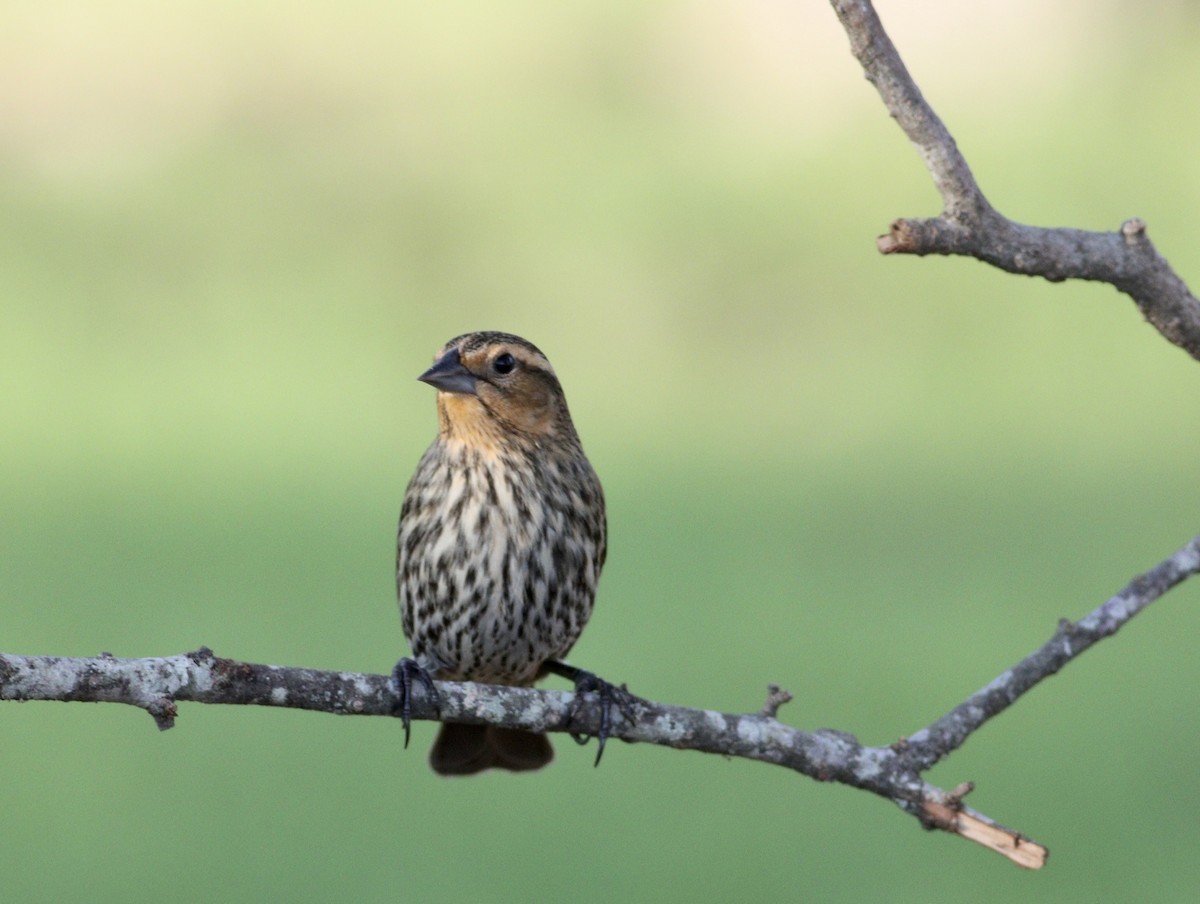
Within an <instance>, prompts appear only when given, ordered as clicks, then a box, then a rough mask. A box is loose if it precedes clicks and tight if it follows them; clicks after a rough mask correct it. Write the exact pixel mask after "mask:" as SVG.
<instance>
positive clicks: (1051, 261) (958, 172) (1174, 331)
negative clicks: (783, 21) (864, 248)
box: [831, 0, 1200, 360]
mask: <svg viewBox="0 0 1200 904" xmlns="http://www.w3.org/2000/svg"><path fill="white" fill-rule="evenodd" d="M831 2H832V5H833V8H834V11H835V12H836V13H837V16H838V18H839V19H840V20H841V22H842V26H843V27H844V28H845V29H846V34H847V35H848V36H849V38H850V48H851V50H852V51H853V53H854V56H855V57H856V58H857V59H858V61H859V63H860V64H861V65H862V67H863V71H864V72H865V73H866V76H867V78H868V79H869V80H870V81H871V83H872V84H873V85H874V86H875V88H876V90H877V91H878V92H879V96H880V97H881V98H882V99H883V102H884V104H885V105H886V107H887V109H888V112H889V113H891V115H892V117H893V118H894V119H895V120H896V122H897V123H898V124H899V126H900V128H901V129H903V130H904V134H905V135H907V136H908V139H909V140H910V141H911V142H912V143H913V144H914V145H916V147H917V150H918V151H919V152H920V154H921V159H922V160H923V161H924V162H925V166H926V168H927V169H928V170H929V172H930V174H931V175H932V176H933V181H934V184H935V185H936V186H937V190H938V191H939V192H940V193H941V196H942V203H943V211H942V215H941V216H940V217H932V218H924V219H919V218H918V219H899V220H896V221H894V222H893V223H892V225H891V228H890V229H889V230H888V232H887V234H886V235H882V236H880V237H879V239H878V240H877V245H878V247H879V250H880V251H881V252H883V253H884V254H918V255H926V254H955V255H963V256H966V257H974V258H977V259H978V260H981V261H986V262H987V263H989V264H992V265H993V266H995V267H999V268H1000V269H1001V270H1005V271H1007V272H1009V273H1019V274H1024V275H1026V276H1041V277H1043V278H1045V279H1048V280H1050V281H1051V282H1059V281H1061V280H1065V279H1085V280H1092V281H1096V282H1106V283H1110V284H1111V285H1113V286H1115V287H1116V288H1117V289H1119V290H1120V291H1122V292H1124V293H1125V294H1126V295H1128V296H1129V297H1130V298H1132V299H1133V300H1134V302H1135V303H1136V304H1137V306H1138V309H1139V310H1140V311H1141V312H1142V315H1143V316H1144V317H1145V318H1146V319H1147V320H1148V321H1150V323H1151V324H1153V326H1154V327H1155V328H1156V329H1157V330H1158V331H1159V333H1161V334H1162V335H1163V336H1164V337H1165V338H1166V339H1168V340H1170V341H1171V342H1173V343H1174V344H1175V345H1178V346H1179V347H1180V348H1182V349H1183V350H1184V351H1186V352H1187V353H1188V354H1190V355H1191V356H1192V357H1193V358H1196V359H1197V360H1200V301H1197V300H1196V298H1195V296H1194V295H1192V293H1191V291H1190V290H1189V289H1188V287H1187V284H1186V283H1184V281H1183V280H1182V279H1180V278H1179V276H1178V275H1177V274H1176V273H1175V271H1174V270H1172V269H1171V265H1170V264H1168V263H1167V261H1166V259H1165V258H1163V257H1162V255H1160V254H1159V253H1158V251H1157V250H1156V249H1155V248H1154V245H1153V244H1151V242H1150V239H1149V238H1148V237H1147V236H1146V225H1145V223H1143V222H1142V221H1141V220H1139V219H1136V218H1133V219H1130V220H1127V221H1126V222H1125V223H1124V224H1123V225H1122V226H1121V229H1120V231H1118V232H1088V231H1086V230H1082V229H1047V228H1043V227H1038V226H1026V225H1023V224H1021V223H1017V222H1014V221H1012V220H1009V219H1007V218H1006V217H1004V216H1002V215H1001V214H999V213H998V212H997V211H996V210H995V209H994V208H993V207H992V205H991V204H990V203H989V202H988V200H987V198H986V197H985V196H984V194H983V192H982V190H981V189H980V188H979V185H978V184H977V183H976V181H975V177H974V175H973V174H972V173H971V169H970V167H969V166H968V165H967V162H966V160H965V159H964V158H963V156H962V154H961V153H960V152H959V150H958V147H957V145H956V144H955V142H954V138H953V136H952V135H951V134H950V132H949V130H948V129H947V128H946V126H945V125H944V124H943V123H942V121H941V119H939V118H938V116H937V114H936V113H935V112H934V111H933V109H932V108H931V107H930V106H929V104H928V103H926V101H925V98H924V97H923V96H922V94H921V91H920V89H918V88H917V86H916V84H915V83H914V82H913V80H912V77H911V76H910V75H909V74H908V70H907V69H906V68H905V66H904V63H903V62H902V61H901V59H900V55H899V54H898V53H897V52H896V48H895V46H894V45H893V44H892V42H891V39H890V38H888V36H887V33H886V32H885V31H884V29H883V25H882V24H881V23H880V21H879V17H878V16H877V15H876V13H875V10H874V8H873V7H872V5H871V3H870V0H831Z"/></svg>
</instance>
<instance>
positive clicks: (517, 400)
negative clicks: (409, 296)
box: [417, 332, 575, 448]
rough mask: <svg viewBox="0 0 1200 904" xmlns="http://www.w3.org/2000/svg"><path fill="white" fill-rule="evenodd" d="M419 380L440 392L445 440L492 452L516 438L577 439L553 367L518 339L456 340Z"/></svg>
mask: <svg viewBox="0 0 1200 904" xmlns="http://www.w3.org/2000/svg"><path fill="white" fill-rule="evenodd" d="M417 379H418V380H421V381H422V382H424V383H428V384H429V385H430V386H433V387H434V388H435V389H437V391H438V416H439V420H440V429H441V434H442V436H443V438H446V439H456V440H460V441H462V442H465V443H468V444H470V445H474V446H480V447H484V448H495V447H496V446H498V445H499V444H501V443H503V442H506V441H508V440H509V439H510V438H512V437H514V436H517V437H522V438H525V439H528V440H532V441H534V442H538V441H551V440H554V439H568V438H574V436H575V431H574V428H573V427H572V426H571V415H570V413H569V412H568V410H567V400H566V398H565V397H564V396H563V391H562V387H561V386H560V385H559V382H558V377H556V376H555V374H554V368H553V367H551V366H550V362H549V361H548V360H547V359H546V356H545V355H543V354H542V353H541V351H539V350H538V348H537V346H535V345H534V344H533V343H531V342H527V341H526V340H524V339H522V338H520V337H519V336H513V335H511V334H509V333H494V332H483V333H467V334H465V335H462V336H458V337H456V338H454V339H451V340H450V341H449V342H447V343H446V344H445V345H444V346H442V348H441V349H439V350H438V353H437V354H436V355H435V356H434V363H433V367H431V368H429V370H427V371H425V373H423V374H421V376H419V377H418V378H417Z"/></svg>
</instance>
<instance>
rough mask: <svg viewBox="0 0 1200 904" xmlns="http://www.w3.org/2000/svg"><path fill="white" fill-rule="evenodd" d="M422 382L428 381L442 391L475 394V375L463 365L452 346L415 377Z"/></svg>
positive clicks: (456, 350)
mask: <svg viewBox="0 0 1200 904" xmlns="http://www.w3.org/2000/svg"><path fill="white" fill-rule="evenodd" d="M417 379H418V380H420V381H421V382H422V383H428V384H429V385H430V386H432V387H434V388H435V389H440V390H441V391H442V392H460V393H463V394H464V395H475V376H474V374H472V373H471V372H470V371H469V370H467V369H466V368H465V367H463V363H462V361H460V360H459V357H458V349H456V348H452V349H450V351H448V352H446V354H444V355H442V357H440V358H438V359H437V361H436V362H435V363H434V365H433V367H431V368H429V370H427V371H425V373H423V374H421V376H419V377H417Z"/></svg>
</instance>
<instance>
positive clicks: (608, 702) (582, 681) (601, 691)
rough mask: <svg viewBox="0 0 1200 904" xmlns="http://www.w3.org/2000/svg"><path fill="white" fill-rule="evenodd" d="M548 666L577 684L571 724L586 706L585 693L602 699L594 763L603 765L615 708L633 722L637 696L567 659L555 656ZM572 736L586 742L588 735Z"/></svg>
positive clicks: (550, 670)
mask: <svg viewBox="0 0 1200 904" xmlns="http://www.w3.org/2000/svg"><path fill="white" fill-rule="evenodd" d="M544 667H545V669H546V671H548V672H552V673H554V674H555V675H559V676H561V677H563V678H566V679H567V680H568V681H571V682H573V683H574V685H575V699H574V701H572V703H571V709H570V712H568V713H567V723H568V724H570V723H571V722H574V721H575V718H576V717H577V716H578V715H579V713H580V711H581V710H582V708H583V695H584V694H587V693H592V692H595V694H596V695H597V696H598V697H599V701H600V730H599V731H598V732H597V733H596V741H597V743H598V748H597V750H596V762H595V764H594V765H596V766H599V765H600V757H602V756H603V755H604V742H605V741H607V740H608V736H609V734H610V733H611V732H612V727H613V710H614V709H616V711H617V712H618V713H619V714H620V716H621V718H622V719H623V720H624V721H626V722H633V717H632V715H631V714H630V710H631V708H632V707H633V705H634V704H635V703H636V702H637V699H638V698H637V697H635V696H634V695H633V694H631V693H629V691H627V690H626V689H625V687H624V686H621V687H618V686H617V685H615V684H610V683H609V682H607V681H605V680H604V679H603V678H598V677H597V676H595V675H593V674H592V673H591V672H587V671H584V670H583V669H581V668H577V667H576V666H573V665H568V664H567V663H565V662H559V661H558V660H555V659H551V660H550V661H548V662H547V663H545V666H544ZM571 737H573V738H574V739H575V743H577V744H586V743H587V742H588V736H587V735H584V734H575V733H574V732H572V733H571Z"/></svg>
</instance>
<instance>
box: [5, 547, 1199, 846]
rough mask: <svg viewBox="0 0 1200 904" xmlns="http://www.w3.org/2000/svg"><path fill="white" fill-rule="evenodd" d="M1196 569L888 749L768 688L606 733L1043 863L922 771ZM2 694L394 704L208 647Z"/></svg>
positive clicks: (548, 721) (72, 666)
mask: <svg viewBox="0 0 1200 904" xmlns="http://www.w3.org/2000/svg"><path fill="white" fill-rule="evenodd" d="M1197 572H1200V537H1196V538H1194V539H1193V540H1191V541H1190V542H1189V543H1188V544H1187V545H1185V546H1184V547H1183V548H1182V549H1180V550H1179V551H1178V552H1176V553H1175V554H1174V555H1172V556H1171V557H1170V558H1168V559H1166V560H1165V561H1164V562H1162V563H1161V564H1160V565H1158V566H1156V567H1155V568H1153V569H1151V570H1150V571H1148V572H1147V573H1146V574H1144V575H1141V576H1140V577H1138V578H1135V579H1134V580H1133V581H1132V582H1130V584H1129V586H1128V587H1126V588H1125V589H1124V590H1122V591H1121V592H1120V593H1118V594H1117V595H1116V596H1114V597H1112V599H1110V600H1108V601H1107V602H1106V603H1104V604H1103V605H1102V606H1100V607H1099V608H1097V609H1096V610H1095V611H1094V612H1092V613H1091V614H1090V615H1088V616H1086V617H1084V618H1082V619H1080V620H1079V621H1078V622H1075V623H1074V624H1071V623H1063V624H1062V625H1060V626H1059V629H1058V631H1056V632H1055V634H1054V636H1053V637H1052V638H1051V639H1050V641H1048V642H1047V643H1046V644H1045V645H1043V646H1042V647H1041V648H1040V649H1038V650H1037V651H1035V652H1034V653H1032V654H1031V655H1029V656H1028V657H1026V658H1025V659H1023V660H1022V661H1021V662H1019V663H1018V664H1017V665H1015V666H1013V668H1011V669H1009V670H1008V671H1006V672H1005V673H1004V674H1003V675H1001V676H1000V677H998V678H997V679H996V680H995V681H993V682H992V683H991V684H989V685H988V686H987V687H985V688H984V689H983V690H981V691H979V692H978V693H976V694H973V695H972V696H971V697H969V698H967V700H966V701H964V702H963V703H962V704H960V705H959V706H957V707H955V708H954V709H953V710H951V711H950V712H949V713H947V714H946V715H945V716H943V717H942V718H940V719H938V720H937V721H936V722H934V723H933V724H932V725H930V726H928V727H926V728H923V729H921V730H920V731H918V732H916V733H915V734H913V735H912V736H910V737H908V738H906V739H904V740H902V741H899V742H897V743H895V744H892V745H891V746H889V747H866V746H864V745H862V744H860V743H859V741H858V740H857V739H856V738H855V737H854V736H853V735H850V734H847V733H845V732H841V731H834V730H832V729H828V728H822V729H817V730H816V731H801V730H799V729H796V728H792V727H790V726H788V725H784V724H783V723H781V722H779V721H778V720H777V719H776V718H775V715H776V713H777V712H778V709H779V707H780V706H781V705H782V704H783V703H785V702H787V701H788V700H789V699H791V695H790V694H788V693H787V691H783V690H780V689H779V687H777V686H775V685H772V686H771V687H770V688H769V692H768V697H767V703H766V705H765V706H764V707H763V709H762V710H760V711H759V712H754V713H720V712H714V711H712V710H703V709H689V708H687V707H682V706H671V705H669V704H665V703H654V702H651V701H648V700H641V699H638V698H635V700H636V703H635V704H634V705H633V707H632V712H630V713H627V716H628V718H627V719H626V720H625V721H623V722H620V723H619V724H617V725H616V726H614V729H613V731H612V736H613V737H618V738H621V739H622V740H625V741H635V742H642V743H647V744H658V745H661V746H664V747H675V748H677V749H681V750H699V751H702V752H704V753H717V754H721V755H722V756H729V757H743V758H745V759H750V760H758V761H759V762H763V763H772V764H774V765H777V766H784V767H786V768H788V769H793V770H795V771H796V772H799V773H802V774H804V775H807V776H809V777H811V778H814V779H817V780H818V781H836V782H841V783H842V784H846V785H850V786H852V787H855V788H861V789H863V790H864V791H870V792H871V793H873V794H877V795H879V796H880V797H884V798H887V799H888V800H890V801H892V802H893V803H895V804H897V805H898V806H900V807H901V808H902V809H903V810H905V811H906V812H908V813H910V814H912V815H913V816H915V817H917V819H919V820H920V822H921V824H922V825H923V826H925V827H926V828H932V829H941V830H943V831H947V832H952V833H954V834H957V835H960V836H962V837H964V838H969V839H970V840H972V841H975V842H977V843H979V844H982V845H984V846H985V847H988V848H989V849H991V850H994V851H997V852H999V853H1001V854H1003V855H1004V856H1006V857H1008V858H1009V859H1010V860H1012V861H1013V862H1014V863H1017V864H1019V865H1021V866H1024V867H1028V868H1031V869H1036V868H1037V867H1040V866H1041V865H1042V864H1043V863H1044V862H1045V859H1046V849H1045V848H1044V847H1042V846H1041V845H1039V844H1037V843H1036V842H1033V841H1030V840H1029V839H1028V838H1026V837H1025V836H1024V835H1022V834H1021V833H1019V832H1016V831H1014V830H1012V829H1008V828H1005V827H1004V826H1001V825H999V824H998V823H996V822H994V821H993V820H991V819H990V818H988V817H986V816H984V815H983V814H982V813H979V812H978V811H976V810H972V809H971V808H969V807H966V806H965V805H964V804H963V802H962V798H963V797H964V796H965V795H966V794H967V792H969V791H970V790H971V788H972V787H973V786H972V785H970V784H969V783H964V784H963V785H960V786H959V787H957V788H955V789H953V790H950V791H946V790H943V789H941V788H937V787H934V786H933V785H930V784H927V783H926V782H925V781H924V780H923V779H922V778H921V773H922V772H924V771H925V770H927V769H929V768H930V767H931V766H932V765H933V764H934V763H936V762H938V761H939V760H940V759H941V758H942V757H944V756H945V755H946V754H948V753H950V752H951V751H953V750H954V749H956V748H957V747H958V746H959V745H961V744H962V742H963V741H964V740H966V738H967V736H968V735H970V734H971V733H972V732H974V731H976V730H977V729H978V728H979V727H980V726H981V725H983V724H984V722H986V721H987V720H988V719H990V718H992V717H993V716H995V715H997V714H998V713H1000V712H1002V711H1004V710H1005V709H1007V708H1008V707H1009V706H1011V705H1012V704H1013V703H1014V702H1015V701H1016V700H1017V699H1018V698H1019V697H1020V696H1021V695H1022V694H1024V693H1025V692H1026V691H1028V690H1029V689H1030V688H1032V687H1033V686H1034V685H1035V684H1037V683H1038V682H1039V681H1041V680H1042V679H1043V678H1045V677H1047V676H1049V675H1052V674H1054V673H1055V672H1057V671H1058V670H1059V669H1061V668H1062V667H1063V666H1065V665H1066V664H1067V663H1068V662H1070V661H1071V660H1073V659H1074V658H1075V657H1077V656H1079V655H1080V654H1081V653H1082V652H1083V651H1084V650H1086V649H1088V648H1089V647H1091V646H1093V645H1094V644H1095V643H1097V642H1098V641H1100V640H1102V639H1103V638H1105V637H1108V636H1109V635H1111V634H1113V633H1115V632H1116V631H1117V630H1118V629H1119V628H1120V627H1121V626H1122V625H1124V624H1125V623H1126V622H1128V621H1129V619H1131V618H1133V616H1135V615H1137V614H1138V613H1139V612H1141V611H1142V610H1143V609H1145V608H1146V607H1147V606H1148V605H1150V603H1152V602H1153V601H1154V600H1156V599H1158V598H1159V597H1160V596H1162V595H1163V594H1164V593H1166V592H1167V591H1168V590H1170V589H1171V588H1172V587H1174V586H1175V585H1176V584H1178V583H1180V582H1181V581H1183V580H1185V579H1186V578H1187V577H1189V576H1191V575H1193V574H1196V573H1197ZM437 687H438V693H439V696H440V708H439V710H436V711H435V709H434V707H433V705H432V702H431V701H430V700H429V699H427V697H426V696H425V694H424V693H422V692H421V690H420V688H419V687H418V688H417V693H416V694H415V699H414V700H413V717H414V718H416V719H437V718H440V719H441V720H443V721H446V722H466V723H473V724H482V723H489V724H493V725H503V726H505V727H508V728H523V729H527V730H530V731H551V732H555V731H569V732H572V733H580V732H582V733H586V734H595V732H596V731H597V730H598V728H599V721H600V713H599V708H598V707H597V706H595V705H594V701H593V705H592V706H589V707H584V708H582V710H581V711H579V712H577V713H575V716H576V718H575V719H574V720H573V721H572V718H571V717H572V702H573V700H574V694H573V693H571V692H567V691H545V690H537V689H532V688H514V687H495V686H491V685H482V684H469V683H462V684H460V683H453V682H438V685H437ZM0 699H2V700H62V701H87V702H94V703H127V704H130V705H132V706H137V707H140V708H142V709H144V710H146V711H147V712H149V713H150V714H151V715H152V716H153V717H154V720H155V723H156V724H157V725H158V727H159V728H161V729H167V728H170V727H172V726H173V725H174V724H175V719H176V716H177V715H178V708H177V704H178V703H179V702H191V703H221V704H239V705H256V706H284V707H292V708H295V709H308V710H315V711H318V712H327V713H334V714H339V715H363V716H391V715H394V714H395V713H394V710H393V707H394V704H395V698H394V697H393V695H392V691H391V690H390V688H389V685H388V679H387V678H386V677H385V676H383V675H366V674H361V673H358V672H324V671H319V670H317V669H305V668H290V667H285V666H275V665H257V664H254V663H248V662H237V661H235V660H232V659H222V658H220V657H217V656H215V655H213V653H212V651H211V650H208V649H204V648H202V649H200V650H198V651H196V652H194V653H186V654H182V655H178V656H167V657H164V658H155V659H117V658H114V657H113V656H110V655H108V654H102V655H100V656H96V657H92V658H81V659H69V658H64V657H58V656H18V655H12V654H0ZM439 712H440V716H439Z"/></svg>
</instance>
